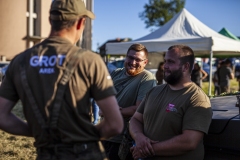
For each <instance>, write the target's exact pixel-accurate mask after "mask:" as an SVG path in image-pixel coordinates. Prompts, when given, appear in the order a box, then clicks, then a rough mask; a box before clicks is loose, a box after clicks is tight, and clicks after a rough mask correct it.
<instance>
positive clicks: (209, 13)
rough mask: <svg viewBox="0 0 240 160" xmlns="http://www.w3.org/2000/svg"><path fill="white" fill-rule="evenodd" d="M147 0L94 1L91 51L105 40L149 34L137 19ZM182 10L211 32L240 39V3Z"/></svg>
mask: <svg viewBox="0 0 240 160" xmlns="http://www.w3.org/2000/svg"><path fill="white" fill-rule="evenodd" d="M146 3H148V0H94V7H93V12H94V13H95V15H96V19H95V20H93V31H92V34H93V37H92V50H93V51H97V47H98V46H101V45H102V44H103V43H105V42H106V41H107V40H109V39H115V38H132V39H133V40H134V39H138V38H140V37H143V36H145V35H147V34H149V33H150V28H146V27H145V26H146V25H145V23H144V21H143V20H141V18H139V13H141V12H143V11H144V8H143V6H144V4H146ZM185 8H186V9H187V10H188V11H189V12H190V13H191V14H192V15H193V16H195V17H196V18H197V19H199V20H200V21H201V22H203V23H204V24H205V25H207V26H208V27H210V28H211V29H213V30H215V31H216V32H219V31H220V30H221V29H222V28H223V27H225V28H227V29H228V30H229V31H230V32H231V33H233V34H234V35H236V36H240V0H186V3H185Z"/></svg>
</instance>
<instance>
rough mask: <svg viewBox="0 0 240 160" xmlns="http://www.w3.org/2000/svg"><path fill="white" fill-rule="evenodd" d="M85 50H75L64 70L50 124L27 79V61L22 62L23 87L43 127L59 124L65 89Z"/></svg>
mask: <svg viewBox="0 0 240 160" xmlns="http://www.w3.org/2000/svg"><path fill="white" fill-rule="evenodd" d="M85 51H86V50H85V49H79V50H78V51H77V52H74V53H73V55H72V56H71V57H70V59H69V61H68V63H67V65H66V69H65V70H64V73H63V76H62V78H61V79H60V81H59V84H58V89H57V93H56V95H55V101H54V105H53V110H52V116H51V120H50V126H49V124H48V123H46V120H45V119H44V117H43V116H42V114H41V112H40V110H39V107H38V105H37V103H36V101H35V98H34V96H33V94H32V91H31V88H30V86H29V84H28V81H27V76H26V69H25V63H24V62H22V64H21V69H20V72H21V82H22V85H23V89H24V92H25V93H26V95H27V97H28V100H29V103H30V105H31V107H32V109H33V113H34V115H35V116H36V118H37V121H38V123H39V124H40V125H41V127H42V128H43V129H46V128H49V127H53V128H55V127H56V126H57V120H58V116H59V111H60V107H61V102H62V96H63V94H64V91H65V86H66V84H67V83H68V81H69V79H70V78H71V75H72V74H73V72H74V70H75V68H76V66H77V64H78V62H79V59H80V55H81V53H83V52H85ZM52 121H53V122H52Z"/></svg>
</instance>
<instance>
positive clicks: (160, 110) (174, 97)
mask: <svg viewBox="0 0 240 160" xmlns="http://www.w3.org/2000/svg"><path fill="white" fill-rule="evenodd" d="M137 112H139V113H141V114H143V122H144V123H143V124H144V134H145V135H146V136H147V137H149V138H150V139H152V140H154V141H160V142H161V141H164V140H168V139H171V138H173V137H174V136H177V135H180V134H182V132H183V131H184V130H197V131H201V132H203V133H207V132H208V129H209V126H210V123H211V119H212V109H211V104H210V100H209V98H208V97H207V95H206V94H205V93H204V92H203V90H202V89H201V88H200V87H198V86H197V85H196V84H194V83H192V84H190V85H188V86H187V87H185V88H183V89H180V90H172V89H171V88H170V87H169V85H168V84H164V85H160V86H156V87H154V88H153V89H152V90H151V91H149V93H148V94H147V95H146V97H145V99H144V100H143V101H142V103H141V104H140V106H139V108H138V110H137ZM203 156H204V147H203V142H202V141H201V142H200V144H199V145H198V147H197V148H196V149H195V150H193V151H189V152H188V153H186V154H183V155H179V156H173V157H155V158H153V159H161V160H162V159H165V158H166V159H176V160H180V159H182V160H190V159H191V160H192V159H194V160H198V159H199V160H202V159H203Z"/></svg>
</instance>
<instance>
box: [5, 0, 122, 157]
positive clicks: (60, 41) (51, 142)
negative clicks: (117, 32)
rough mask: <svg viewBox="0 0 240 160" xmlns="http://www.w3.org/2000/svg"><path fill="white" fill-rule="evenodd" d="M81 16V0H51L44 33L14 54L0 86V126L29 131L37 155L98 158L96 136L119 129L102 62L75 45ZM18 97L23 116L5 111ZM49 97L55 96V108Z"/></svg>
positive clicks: (84, 15) (104, 136) (16, 131)
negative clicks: (97, 119) (94, 108)
mask: <svg viewBox="0 0 240 160" xmlns="http://www.w3.org/2000/svg"><path fill="white" fill-rule="evenodd" d="M87 17H89V18H92V19H94V18H95V15H94V14H93V13H92V12H91V11H88V10H87V9H86V8H85V4H84V2H83V1H82V0H54V1H53V2H52V5H51V9H50V18H49V19H50V23H51V33H50V36H49V38H47V39H46V40H44V41H43V42H41V43H39V44H37V45H35V46H33V47H32V48H30V49H28V50H26V51H24V52H22V53H20V54H19V55H17V56H16V57H15V58H14V59H13V60H12V61H11V63H10V65H9V67H8V70H7V72H6V76H5V79H4V81H3V83H2V85H1V87H0V129H2V130H4V131H6V132H8V133H11V134H15V135H23V136H32V137H34V139H35V143H34V146H35V147H36V149H37V159H39V160H43V159H47V160H55V159H71V160H75V159H85V160H92V159H95V160H103V159H105V158H106V157H105V154H104V149H103V147H102V146H101V143H100V140H104V139H107V138H109V137H112V136H114V135H116V134H119V133H121V131H122V129H123V120H122V117H121V114H120V111H119V106H118V104H117V101H116V98H115V94H116V91H115V89H114V86H113V82H112V80H111V77H110V75H109V73H108V71H107V68H106V65H105V64H104V62H103V60H102V59H101V57H100V56H99V55H97V54H95V53H93V52H91V51H88V50H83V49H80V48H79V47H77V46H76V45H75V44H76V42H77V41H78V40H79V39H80V37H81V35H82V33H83V30H84V27H85V21H86V18H87ZM80 52H82V53H81V55H79V56H78V57H77V58H78V59H77V60H78V63H76V68H75V70H71V71H73V74H72V75H71V77H70V78H69V81H68V83H66V86H65V88H64V89H65V90H62V92H63V96H61V97H60V100H59V99H56V98H55V96H56V95H59V94H57V93H58V92H57V91H58V88H59V86H62V84H61V83H60V82H62V81H61V80H62V79H63V78H62V75H63V74H64V73H65V72H66V70H67V69H68V68H67V66H68V64H69V63H70V60H73V58H72V56H73V57H74V58H75V53H77V54H80ZM77 54H76V55H77ZM70 64H71V63H70ZM68 73H69V72H68ZM68 77H69V74H68V75H67V78H68ZM65 78H66V77H65ZM29 92H30V93H31V94H29ZM91 98H94V99H95V100H96V101H97V103H98V105H99V107H100V108H101V110H102V112H103V115H104V117H105V119H104V120H103V121H102V122H101V123H100V124H98V125H96V126H94V125H93V124H92V123H91V116H90V110H91V103H90V99H91ZM19 99H20V100H21V101H22V103H23V111H24V115H25V117H26V120H27V122H25V121H22V120H21V119H19V118H17V117H16V116H15V115H14V114H13V113H12V112H11V110H12V109H13V107H14V106H15V104H16V103H17V101H18V100H19ZM55 101H56V102H59V101H60V103H58V104H59V105H57V107H59V111H58V112H56V110H55V109H56V106H55V103H56V102H55ZM33 106H34V107H35V108H33ZM54 107H55V108H54ZM52 108H53V109H52ZM56 114H57V116H55V118H57V121H56V126H55V125H54V126H55V127H56V128H53V129H52V128H50V127H49V126H47V124H49V123H48V122H49V121H50V122H52V119H53V117H54V115H56ZM50 124H51V123H50ZM54 124H55V123H54ZM51 125H52V124H51Z"/></svg>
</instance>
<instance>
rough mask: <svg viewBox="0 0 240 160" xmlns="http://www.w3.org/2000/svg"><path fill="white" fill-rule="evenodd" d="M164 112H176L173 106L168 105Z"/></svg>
mask: <svg viewBox="0 0 240 160" xmlns="http://www.w3.org/2000/svg"><path fill="white" fill-rule="evenodd" d="M166 112H177V109H176V108H175V105H174V104H171V103H169V104H168V106H167V107H166Z"/></svg>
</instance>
